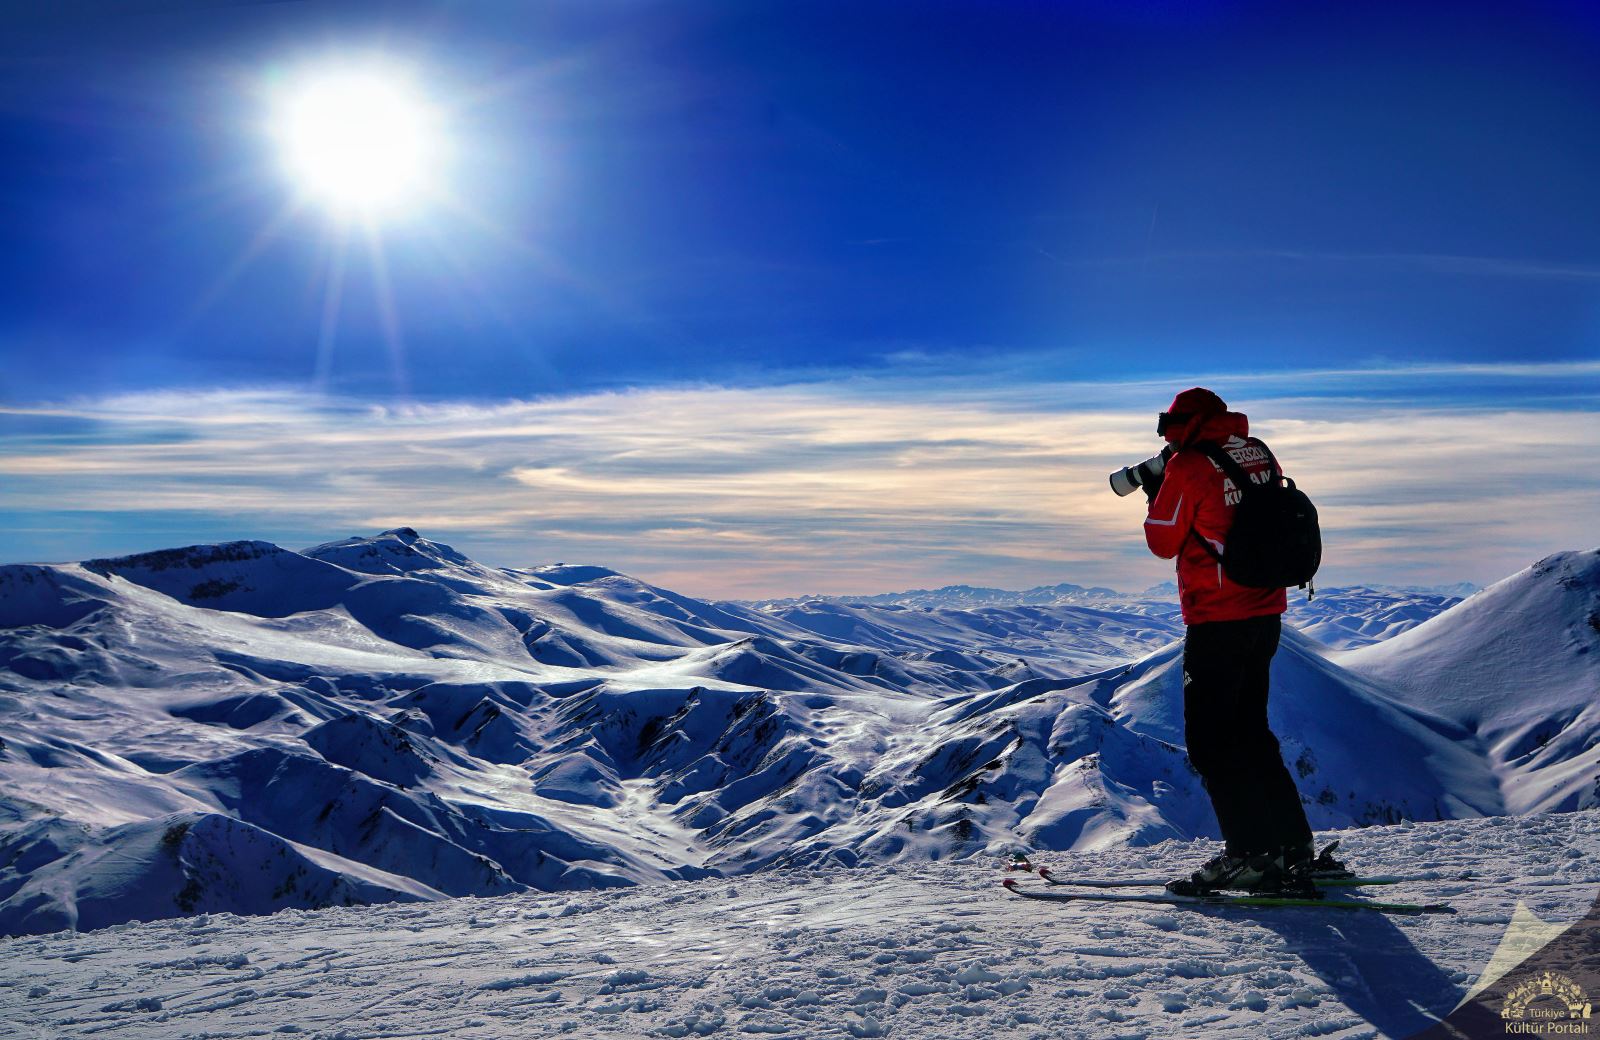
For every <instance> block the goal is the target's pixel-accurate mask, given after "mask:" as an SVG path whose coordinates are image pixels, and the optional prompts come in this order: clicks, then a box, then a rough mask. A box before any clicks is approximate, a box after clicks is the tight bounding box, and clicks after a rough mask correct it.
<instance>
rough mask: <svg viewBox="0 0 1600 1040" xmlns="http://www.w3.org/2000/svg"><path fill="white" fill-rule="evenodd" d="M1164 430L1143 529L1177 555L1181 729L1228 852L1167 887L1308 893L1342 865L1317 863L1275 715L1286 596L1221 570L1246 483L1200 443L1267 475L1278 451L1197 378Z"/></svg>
mask: <svg viewBox="0 0 1600 1040" xmlns="http://www.w3.org/2000/svg"><path fill="white" fill-rule="evenodd" d="M1157 431H1158V432H1159V433H1160V434H1161V436H1162V437H1164V438H1166V441H1167V445H1168V448H1167V449H1166V451H1165V452H1164V454H1165V455H1166V458H1167V462H1166V467H1165V469H1164V471H1163V473H1162V474H1161V478H1160V479H1159V480H1156V481H1151V482H1148V483H1146V485H1145V494H1146V495H1147V496H1148V497H1149V499H1150V510H1149V514H1148V516H1147V517H1146V519H1145V522H1144V537H1145V542H1146V543H1147V544H1148V545H1149V546H1150V551H1151V552H1153V553H1155V554H1156V555H1157V556H1159V557H1161V558H1162V559H1172V558H1173V557H1176V558H1177V561H1178V602H1179V604H1180V606H1181V607H1182V609H1183V620H1184V624H1185V625H1187V626H1188V631H1187V634H1186V635H1185V638H1184V643H1183V722H1184V733H1185V740H1186V742H1187V744H1188V748H1189V761H1190V762H1192V763H1193V764H1194V768H1195V770H1196V771H1197V772H1199V774H1200V777H1201V780H1202V781H1203V782H1204V784H1205V789H1206V793H1207V794H1209V795H1210V796H1211V805H1212V808H1213V809H1214V810H1215V811H1216V814H1217V824H1218V826H1219V827H1220V828H1221V830H1222V837H1223V840H1224V842H1225V843H1226V844H1225V848H1224V852H1223V854H1222V855H1221V856H1218V857H1216V858H1215V859H1212V860H1211V861H1209V862H1208V863H1206V864H1205V865H1204V866H1202V867H1201V868H1200V869H1199V870H1197V871H1195V873H1194V874H1193V875H1192V876H1190V877H1188V878H1183V879H1180V880H1177V881H1173V882H1171V883H1169V884H1168V885H1167V887H1168V888H1169V889H1172V890H1173V891H1174V892H1178V893H1180V894H1187V895H1193V894H1198V893H1200V892H1206V891H1215V890H1216V889H1219V888H1246V889H1251V890H1255V891H1284V892H1295V893H1304V894H1311V893H1312V892H1314V887H1313V885H1312V880H1311V879H1312V874H1313V871H1314V869H1316V867H1320V868H1323V869H1325V870H1329V869H1331V868H1333V867H1335V866H1337V865H1336V864H1334V863H1333V862H1332V861H1331V860H1330V861H1329V862H1328V863H1318V864H1316V865H1315V867H1314V865H1313V853H1314V851H1315V850H1314V847H1313V845H1312V838H1311V827H1310V825H1309V823H1307V821H1306V814H1305V809H1304V808H1303V807H1302V806H1301V803H1300V794H1299V792H1298V791H1297V790H1296V788H1295V786H1294V780H1293V779H1291V778H1290V776H1289V770H1288V769H1287V768H1285V766H1284V764H1283V755H1282V752H1281V751H1280V750H1279V746H1278V738H1277V737H1276V736H1274V735H1273V733H1272V730H1271V728H1270V727H1269V726H1268V724H1267V691H1268V684H1269V669H1270V666H1271V663H1272V656H1273V654H1274V653H1276V652H1277V649H1278V638H1279V635H1280V632H1281V620H1282V619H1281V615H1282V614H1283V612H1284V611H1285V610H1286V609H1287V608H1288V597H1287V594H1286V592H1285V590H1283V589H1258V588H1249V587H1246V586H1243V585H1238V584H1235V583H1234V582H1232V581H1230V580H1229V579H1228V576H1227V575H1226V574H1224V573H1223V571H1222V564H1221V563H1220V562H1219V561H1218V556H1219V555H1220V554H1223V553H1226V552H1227V541H1228V529H1229V527H1230V526H1231V524H1232V520H1233V509H1234V505H1235V504H1236V503H1237V502H1238V501H1239V497H1240V491H1239V489H1238V488H1236V487H1234V485H1233V481H1232V480H1230V479H1229V478H1228V477H1227V476H1226V475H1225V474H1224V473H1223V472H1222V468H1221V467H1220V466H1218V465H1217V464H1216V463H1215V462H1213V461H1212V460H1211V458H1210V457H1208V456H1207V455H1205V454H1204V453H1202V452H1201V451H1198V450H1192V449H1194V446H1195V445H1197V444H1199V443H1201V442H1206V441H1209V442H1211V443H1213V444H1216V445H1219V446H1220V447H1221V448H1222V450H1223V451H1225V452H1227V453H1228V454H1229V455H1230V456H1231V457H1232V458H1233V459H1234V461H1236V462H1238V463H1239V464H1240V466H1241V467H1242V468H1243V469H1244V471H1245V472H1246V473H1247V474H1248V475H1249V476H1250V477H1251V479H1252V480H1254V479H1257V475H1258V474H1259V475H1260V477H1259V479H1260V480H1262V481H1263V482H1264V481H1266V480H1268V479H1269V474H1270V472H1271V470H1272V468H1273V466H1274V462H1273V458H1272V455H1271V453H1270V452H1269V451H1267V449H1266V446H1265V445H1263V444H1261V442H1260V441H1257V440H1253V439H1252V438H1251V437H1250V424H1249V421H1248V420H1247V419H1246V418H1245V416H1244V415H1243V414H1241V413H1239V412H1230V411H1228V407H1227V405H1226V404H1224V403H1223V401H1222V398H1220V397H1218V396H1217V395H1216V394H1214V393H1212V392H1211V391H1210V390H1206V389H1203V388H1201V387H1195V388H1193V389H1190V390H1185V391H1183V392H1182V393H1181V394H1179V395H1178V396H1177V397H1176V398H1174V399H1173V402H1172V405H1171V406H1170V407H1169V408H1168V409H1167V410H1166V411H1165V412H1163V413H1161V417H1160V419H1159V421H1158V424H1157ZM1152 485H1154V486H1152ZM1202 541H1203V542H1205V543H1207V544H1208V545H1209V547H1210V548H1209V549H1208V548H1207V545H1206V544H1201V543H1202Z"/></svg>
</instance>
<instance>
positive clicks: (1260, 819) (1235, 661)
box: [1183, 614, 1311, 856]
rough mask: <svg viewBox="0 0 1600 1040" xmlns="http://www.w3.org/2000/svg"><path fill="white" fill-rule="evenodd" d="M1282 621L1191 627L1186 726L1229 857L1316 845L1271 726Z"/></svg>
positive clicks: (1185, 682)
mask: <svg viewBox="0 0 1600 1040" xmlns="http://www.w3.org/2000/svg"><path fill="white" fill-rule="evenodd" d="M1281 634H1282V621H1281V619H1280V618H1279V617H1278V615H1276V614H1268V615H1266V616H1265V617H1253V618H1246V619H1245V620H1243V621H1212V622H1206V623H1203V624H1198V625H1190V626H1189V633H1188V636H1187V637H1186V638H1185V639H1184V642H1183V725H1184V731H1185V739H1186V740H1187V741H1188V744H1189V761H1190V762H1192V763H1194V767H1195V769H1196V771H1198V772H1199V774H1200V778H1201V780H1202V781H1204V783H1205V788H1206V793H1207V794H1209V795H1210V796H1211V806H1212V808H1213V809H1215V810H1216V813H1217V824H1218V826H1220V827H1221V828H1222V838H1223V840H1224V841H1225V842H1227V851H1228V853H1229V854H1230V855H1235V856H1246V855H1253V854H1255V853H1259V852H1276V851H1277V850H1278V848H1279V847H1280V846H1283V845H1299V846H1303V845H1306V844H1308V843H1309V842H1310V841H1311V826H1310V824H1308V823H1307V822H1306V813H1305V809H1304V808H1303V807H1302V806H1301V804H1300V793H1299V791H1297V790H1296V789H1295V786H1294V780H1293V779H1291V778H1290V776H1289V770H1288V769H1287V768H1285V766H1284V764H1283V753H1282V751H1280V750H1279V748H1278V738H1277V737H1275V736H1273V734H1272V730H1271V728H1269V727H1268V725H1267V687H1268V683H1269V681H1270V675H1269V668H1270V666H1271V664H1272V655H1273V654H1275V653H1277V650H1278V637H1279V636H1280V635H1281Z"/></svg>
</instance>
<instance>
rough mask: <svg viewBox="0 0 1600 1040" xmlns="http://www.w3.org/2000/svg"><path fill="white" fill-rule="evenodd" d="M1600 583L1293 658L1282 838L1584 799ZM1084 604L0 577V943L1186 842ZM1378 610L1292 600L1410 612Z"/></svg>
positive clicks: (270, 561)
mask: <svg viewBox="0 0 1600 1040" xmlns="http://www.w3.org/2000/svg"><path fill="white" fill-rule="evenodd" d="M1597 589H1600V554H1597V553H1595V552H1588V553H1568V554H1562V555H1560V556H1557V557H1552V558H1550V559H1549V560H1546V561H1543V562H1541V563H1540V564H1539V565H1537V566H1535V567H1532V568H1529V569H1528V570H1527V571H1524V572H1522V573H1521V574H1518V575H1515V576H1513V577H1512V578H1509V579H1507V580H1506V581H1505V582H1502V583H1500V584H1499V585H1497V586H1495V587H1494V588H1492V589H1488V590H1485V591H1483V592H1481V593H1478V594H1477V595H1474V596H1473V597H1471V598H1470V599H1468V600H1467V601H1465V602H1464V603H1461V604H1459V605H1456V606H1454V607H1452V608H1451V609H1448V610H1445V611H1444V612H1443V613H1441V614H1439V615H1438V616H1436V617H1434V618H1433V619H1432V620H1430V621H1427V622H1426V623H1422V624H1419V625H1418V626H1417V627H1416V628H1414V629H1412V630H1410V631H1407V632H1405V633H1403V634H1400V635H1393V637H1392V638H1389V639H1387V640H1385V641H1384V642H1381V643H1378V644H1375V645H1372V646H1369V647H1366V648H1363V649H1357V650H1352V651H1347V652H1344V653H1335V652H1330V651H1329V649H1328V647H1327V646H1326V645H1324V644H1323V643H1320V642H1318V641H1316V640H1315V639H1312V638H1310V637H1308V636H1306V635H1304V634H1301V633H1298V632H1296V631H1295V630H1293V629H1292V628H1291V629H1288V630H1286V635H1285V640H1284V644H1283V647H1282V649H1281V650H1280V651H1279V654H1278V656H1277V658H1276V660H1275V662H1274V668H1273V683H1274V694H1273V700H1272V718H1273V722H1274V726H1275V728H1276V729H1277V731H1278V732H1279V734H1280V736H1281V738H1282V741H1283V746H1284V753H1285V758H1286V761H1287V762H1288V763H1289V765H1290V767H1291V770H1292V771H1293V773H1294V775H1295V777H1296V779H1297V782H1298V783H1299V785H1300V790H1301V794H1302V798H1303V800H1304V801H1305V803H1306V806H1307V812H1308V815H1309V816H1310V817H1311V819H1312V822H1313V825H1314V826H1316V827H1318V828H1321V829H1325V830H1326V829H1334V828H1348V827H1352V826H1361V825H1372V824H1384V823H1394V822H1398V821H1402V820H1437V819H1470V818H1474V817H1479V816H1486V815H1497V814H1502V813H1506V812H1508V811H1511V812H1516V811H1525V810H1527V809H1562V810H1571V809H1583V808H1589V807H1593V806H1595V805H1596V804H1597V803H1600V777H1597V773H1600V762H1597V759H1596V755H1597V754H1600V752H1597V751H1596V747H1597V745H1600V739H1597V738H1600V733H1597V732H1596V730H1595V722H1596V716H1595V710H1596V708H1595V702H1596V697H1595V693H1596V690H1597V688H1600V683H1597V681H1596V679H1597V676H1600V653H1597V652H1595V651H1596V650H1600V621H1596V620H1595V619H1596V618H1600V603H1597V591H1596V590H1597ZM1090 591H1091V592H1095V593H1096V595H1095V596H1094V597H1092V598H1093V599H1095V600H1096V604H1097V605H1089V604H1085V603H1059V604H1053V605H1052V604H1026V603H1014V604H1010V605H994V604H991V605H985V606H975V607H972V608H969V609H955V608H950V607H921V606H906V605H901V604H894V603H880V604H860V603H855V602H832V601H821V600H815V599H812V600H804V601H796V602H790V603H785V604H768V605H765V606H753V605H750V604H738V603H707V602H702V601H698V600H694V599H691V598H689V597H684V596H681V595H678V594H675V593H672V592H670V591H668V590H665V589H659V588H655V587H653V586H650V585H647V584H645V583H643V582H639V581H637V580H635V579H632V578H629V577H627V576H625V575H621V574H617V573H615V572H612V571H609V570H606V569H604V568H601V567H593V566H568V565H554V566H549V567H539V568H532V569H526V570H507V569H497V568H490V567H485V566H483V565H481V564H478V563H476V562H474V561H472V560H470V559H468V558H466V557H465V556H463V555H461V554H460V553H458V552H456V551H455V550H453V549H451V548H450V547H448V546H444V545H441V544H439V543H436V542H432V541H430V540H428V539H426V538H423V537H421V536H420V535H418V534H417V533H416V532H415V531H413V530H411V529H409V528H401V529H397V530H395V531H389V532H385V533H383V534H382V535H379V536H376V537H372V538H351V539H346V540H343V541H339V542H333V543H328V544H326V545H321V546H317V547H314V548H311V549H307V550H305V551H304V552H292V551H290V550H286V549H282V548H279V547H277V546H274V545H271V544H269V543H265V542H232V543H225V544H221V545H207V546H191V547H187V548H183V549H173V550H163V551H160V552H153V553H145V554H140V555H136V556H130V557H121V558H117V559H107V560H91V561H87V562H85V563H82V564H75V565H61V566H32V565H27V566H10V567H0V734H3V736H0V933H43V932H52V931H56V930H59V929H73V928H76V929H92V928H102V927H105V926H108V925H114V924H118V923H120V922H124V921H129V920H152V919H159V918H165V917H173V916H182V915H193V914H206V913H210V914H217V913H257V914H261V913H272V912H274V911H279V910H284V909H289V908H318V907H327V906H337V905H341V904H356V903H376V902H415V901H430V900H438V899H442V898H444V897H450V896H499V895H507V894H511V893H518V892H525V891H528V890H540V891H575V890H600V889H617V888H623V887H627V886H632V885H636V884H639V883H645V882H670V881H694V880H700V879H708V878H712V877H733V876H748V875H751V874H753V872H757V871H767V870H772V869H781V868H793V867H807V868H813V869H818V870H825V869H829V868H832V867H841V868H845V867H855V866H859V865H863V864H879V865H882V864H891V863H893V864H901V865H908V866H909V865H911V864H921V863H927V862H929V861H946V860H950V859H971V858H973V857H976V856H980V855H983V854H991V855H992V854H997V853H1000V852H1009V851H1010V850H1012V849H1014V848H1018V847H1022V848H1029V849H1048V850H1072V849H1076V850H1113V849H1118V848H1121V847H1123V846H1127V845H1132V846H1148V845H1154V844H1157V843H1160V842H1163V841H1167V840H1169V839H1177V840H1190V839H1194V838H1206V837H1215V836H1216V830H1215V821H1214V819H1213V817H1212V815H1211V811H1210V808H1209V803H1208V801H1207V799H1206V797H1205V793H1204V791H1203V790H1202V788H1201V786H1200V784H1199V781H1198V779H1197V777H1196V776H1195V775H1194V773H1193V771H1192V769H1191V768H1190V767H1189V765H1188V762H1187V760H1186V757H1185V754H1184V751H1183V747H1182V715H1181V703H1182V698H1181V682H1182V675H1181V644H1180V643H1179V642H1177V639H1178V637H1179V636H1180V635H1181V625H1180V623H1179V622H1177V621H1176V620H1174V619H1173V618H1172V616H1171V613H1172V610H1171V604H1170V603H1168V604H1166V607H1165V608H1164V609H1165V610H1166V614H1163V613H1162V612H1161V611H1159V610H1156V609H1154V608H1153V607H1152V608H1151V609H1149V610H1145V609H1131V608H1130V609H1122V608H1119V607H1118V606H1117V605H1116V604H1115V603H1111V602H1106V601H1105V600H1106V597H1104V596H1100V595H1099V594H1098V593H1099V591H1100V590H1090ZM1075 595H1076V594H1075ZM1384 595H1386V594H1381V593H1378V592H1368V593H1351V594H1350V595H1348V596H1346V597H1345V598H1344V599H1342V600H1339V599H1335V598H1333V597H1328V598H1324V597H1319V598H1318V600H1317V601H1313V602H1319V603H1324V604H1328V605H1326V606H1324V607H1322V608H1319V609H1323V610H1325V611H1327V612H1328V613H1327V614H1326V617H1327V618H1329V619H1330V620H1329V624H1331V625H1333V626H1334V627H1342V628H1343V629H1345V630H1350V631H1355V630H1356V629H1359V628H1361V627H1362V624H1364V622H1363V623H1362V624H1354V623H1347V622H1350V619H1352V618H1357V617H1359V618H1369V619H1370V618H1378V617H1380V615H1381V614H1382V613H1383V611H1385V610H1400V611H1401V612H1402V613H1405V612H1406V611H1408V610H1409V607H1408V606H1407V604H1414V603H1416V602H1418V601H1417V600H1416V599H1415V597H1416V596H1421V595H1426V594H1424V593H1411V592H1403V593H1395V594H1394V597H1395V598H1390V599H1387V600H1385V599H1384V598H1383V597H1384ZM1330 601H1331V603H1330ZM1340 602H1344V603H1347V604H1350V605H1351V608H1350V609H1352V610H1354V611H1355V612H1356V613H1355V614H1351V615H1341V614H1339V613H1338V610H1339V609H1340V608H1339V607H1338V605H1337V604H1338V603H1340ZM1385 604H1387V606H1385ZM1340 619H1343V620H1342V621H1341V620H1340ZM1410 620H1413V618H1412V617H1411V615H1409V614H1407V616H1406V617H1403V618H1400V619H1399V620H1392V621H1389V622H1383V623H1381V624H1379V625H1378V627H1377V628H1376V629H1375V630H1373V631H1371V632H1368V633H1367V635H1372V636H1373V637H1376V636H1377V635H1389V634H1392V633H1393V632H1394V630H1395V628H1396V627H1398V626H1399V625H1400V624H1402V623H1406V622H1409V621H1410ZM1375 763H1381V764H1382V765H1381V768H1375Z"/></svg>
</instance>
